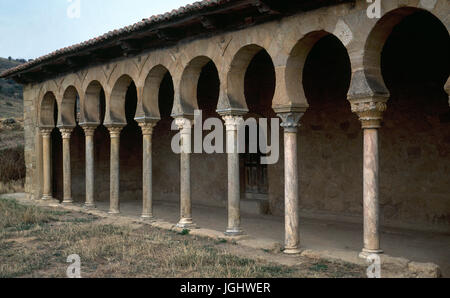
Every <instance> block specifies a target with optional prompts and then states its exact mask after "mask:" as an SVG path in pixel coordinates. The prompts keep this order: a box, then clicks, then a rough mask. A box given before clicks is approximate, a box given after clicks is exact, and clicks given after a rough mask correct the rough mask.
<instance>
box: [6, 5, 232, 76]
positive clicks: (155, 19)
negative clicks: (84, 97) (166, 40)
mask: <svg viewBox="0 0 450 298" xmlns="http://www.w3.org/2000/svg"><path fill="white" fill-rule="evenodd" d="M232 1H236V0H203V1H199V2H195V3H192V4H188V5H186V6H183V7H180V8H178V9H174V10H172V11H171V12H167V13H165V14H160V15H154V16H151V17H150V18H148V19H143V20H142V21H140V22H137V23H135V24H133V25H130V26H126V27H123V28H121V29H117V30H113V31H109V32H108V33H106V34H103V35H101V36H99V37H95V38H92V39H90V40H88V41H85V42H82V43H79V44H75V45H72V46H69V47H65V48H62V49H59V50H57V51H54V52H52V53H50V54H47V55H44V56H41V57H39V58H37V59H35V60H32V61H30V62H27V63H24V64H21V65H19V66H16V67H14V68H11V69H8V70H6V71H4V72H3V73H1V74H0V77H8V76H11V75H13V74H15V73H17V72H20V71H23V70H26V69H29V68H32V67H34V66H37V65H39V64H41V63H44V62H47V61H50V60H53V59H55V58H57V57H59V56H61V55H67V54H71V53H76V52H78V51H80V50H83V49H86V48H89V47H92V46H95V45H97V44H100V43H102V42H106V41H109V40H112V39H114V38H117V37H120V36H124V35H128V34H130V33H132V32H135V31H138V30H139V29H142V28H144V27H148V26H152V25H157V24H160V23H163V22H167V21H171V20H173V19H175V18H179V17H183V16H186V15H190V14H192V13H195V12H198V11H201V10H203V9H208V8H214V7H217V6H220V5H223V4H225V3H228V2H232Z"/></svg>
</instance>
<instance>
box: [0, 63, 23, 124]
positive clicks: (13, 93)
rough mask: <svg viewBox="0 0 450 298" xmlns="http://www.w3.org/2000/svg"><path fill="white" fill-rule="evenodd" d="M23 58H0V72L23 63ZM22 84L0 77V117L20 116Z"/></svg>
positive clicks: (21, 112) (21, 111)
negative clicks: (18, 59)
mask: <svg viewBox="0 0 450 298" xmlns="http://www.w3.org/2000/svg"><path fill="white" fill-rule="evenodd" d="M23 62H24V60H21V61H17V60H14V59H11V60H9V59H5V58H0V72H3V71H4V70H6V69H8V68H12V67H15V66H17V65H20V64H21V63H23ZM22 114H23V101H22V86H21V85H19V84H16V82H14V81H13V80H4V79H0V119H4V118H22Z"/></svg>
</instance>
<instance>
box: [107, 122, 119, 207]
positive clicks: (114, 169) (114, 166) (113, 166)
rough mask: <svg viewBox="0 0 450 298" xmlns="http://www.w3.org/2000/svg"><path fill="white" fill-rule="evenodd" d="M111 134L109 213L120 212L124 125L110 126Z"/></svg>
mask: <svg viewBox="0 0 450 298" xmlns="http://www.w3.org/2000/svg"><path fill="white" fill-rule="evenodd" d="M108 129H109V134H110V136H111V161H110V162H111V163H110V190H109V191H110V198H109V203H110V207H109V213H110V214H119V213H120V206H119V192H120V187H119V186H120V168H119V167H120V166H119V165H120V155H119V151H120V132H121V131H122V127H108Z"/></svg>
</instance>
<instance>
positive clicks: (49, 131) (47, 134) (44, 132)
mask: <svg viewBox="0 0 450 298" xmlns="http://www.w3.org/2000/svg"><path fill="white" fill-rule="evenodd" d="M39 130H40V132H41V134H42V136H43V137H50V135H51V134H52V131H53V128H49V127H41V128H39Z"/></svg>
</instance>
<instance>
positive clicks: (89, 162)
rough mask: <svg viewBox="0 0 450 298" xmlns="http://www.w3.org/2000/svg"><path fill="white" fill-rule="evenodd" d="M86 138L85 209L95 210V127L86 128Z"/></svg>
mask: <svg viewBox="0 0 450 298" xmlns="http://www.w3.org/2000/svg"><path fill="white" fill-rule="evenodd" d="M83 129H84V135H85V137H86V203H85V204H84V207H85V208H88V209H90V208H95V202H94V179H95V178H94V133H95V129H96V127H95V126H84V127H83Z"/></svg>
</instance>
